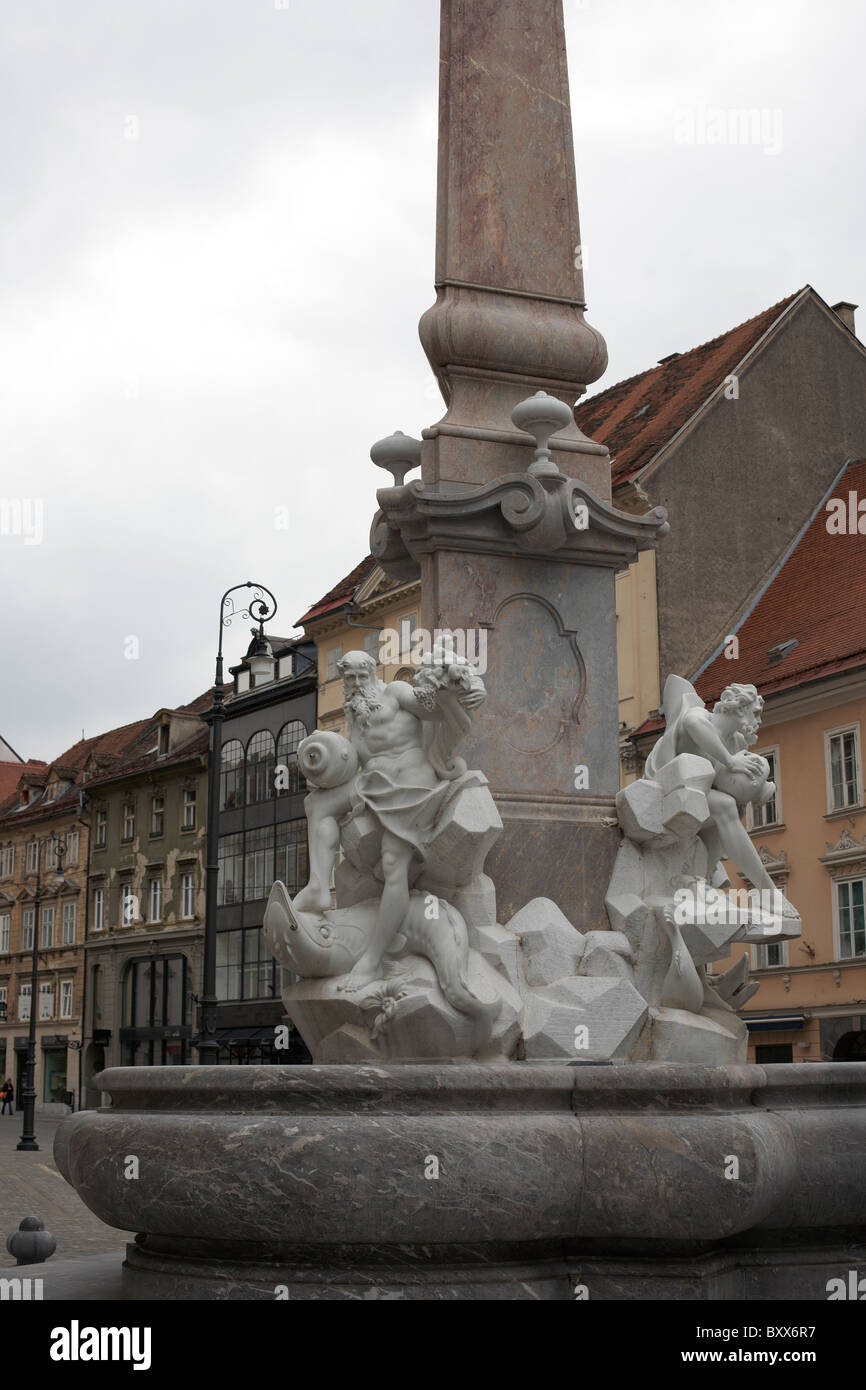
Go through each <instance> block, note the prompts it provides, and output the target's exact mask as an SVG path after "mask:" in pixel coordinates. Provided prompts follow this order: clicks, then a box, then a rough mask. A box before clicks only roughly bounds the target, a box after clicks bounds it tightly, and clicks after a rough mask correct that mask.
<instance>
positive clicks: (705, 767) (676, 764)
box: [656, 753, 716, 796]
mask: <svg viewBox="0 0 866 1390" xmlns="http://www.w3.org/2000/svg"><path fill="white" fill-rule="evenodd" d="M715 775H716V771H715V768H714V767H713V765H712V763H711V762H710V760H709V759H708V758H701V757H700V756H699V755H698V754H696V753H680V755H679V757H677V758H673V759H672V760H671V761H670V762H669V763H665V765H664V767H663V768H660V769H659V771H658V772H657V773H656V781H657V782H658V783H659V786H660V787H661V789H662V792H663V794H664V795H665V796H667V794H668V793H669V792H673V791H676V790H677V788H678V787H694V788H696V790H697V791H701V792H703V793H704V795H706V794H707V792H708V791H709V790H710V787H711V786H712V785H713V779H714V777H715Z"/></svg>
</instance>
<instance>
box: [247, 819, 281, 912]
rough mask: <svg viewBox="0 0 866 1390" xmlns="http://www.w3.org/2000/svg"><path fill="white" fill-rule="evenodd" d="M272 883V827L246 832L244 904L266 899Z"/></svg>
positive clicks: (266, 826) (267, 826)
mask: <svg viewBox="0 0 866 1390" xmlns="http://www.w3.org/2000/svg"><path fill="white" fill-rule="evenodd" d="M273 883H274V827H273V826H272V825H264V826H262V827H261V829H259V830H248V831H247V836H246V846H245V853H244V902H248V903H249V902H254V901H255V900H256V899H257V898H266V897H267V896H268V894H269V893H270V891H271V888H272V887H273Z"/></svg>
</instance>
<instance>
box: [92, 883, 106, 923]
mask: <svg viewBox="0 0 866 1390" xmlns="http://www.w3.org/2000/svg"><path fill="white" fill-rule="evenodd" d="M104 926H105V889H104V888H94V890H93V930H94V931H102V930H103V928H104Z"/></svg>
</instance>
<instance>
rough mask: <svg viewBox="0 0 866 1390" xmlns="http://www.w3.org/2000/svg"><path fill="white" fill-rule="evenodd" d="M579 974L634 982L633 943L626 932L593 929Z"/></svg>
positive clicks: (589, 934) (588, 935)
mask: <svg viewBox="0 0 866 1390" xmlns="http://www.w3.org/2000/svg"><path fill="white" fill-rule="evenodd" d="M579 974H580V975H582V976H587V975H592V976H600V977H602V978H604V977H607V978H608V979H620V980H629V981H630V982H631V983H632V984H633V983H634V959H633V954H632V949H631V944H630V942H629V939H628V937H627V936H626V935H625V933H624V932H619V931H591V932H588V933H587V936H586V945H585V946H584V950H583V956H582V958H581V961H580V970H579Z"/></svg>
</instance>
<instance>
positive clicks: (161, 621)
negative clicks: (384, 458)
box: [0, 0, 866, 759]
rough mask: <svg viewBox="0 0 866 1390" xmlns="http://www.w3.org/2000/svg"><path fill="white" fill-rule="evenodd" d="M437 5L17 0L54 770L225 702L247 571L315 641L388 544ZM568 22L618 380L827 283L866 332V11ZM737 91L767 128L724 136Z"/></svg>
mask: <svg viewBox="0 0 866 1390" xmlns="http://www.w3.org/2000/svg"><path fill="white" fill-rule="evenodd" d="M527 3H531V0H527ZM438 9H439V6H438V3H437V0H319V3H317V4H311V3H306V2H305V0H277V3H276V4H275V3H274V0H146V3H131V0H77V3H75V4H70V3H69V0H0V29H2V33H0V131H2V136H0V139H2V146H3V157H2V164H0V202H2V216H0V501H2V500H3V499H4V498H5V499H7V500H9V499H12V500H19V499H24V500H26V501H27V502H29V504H30V506H31V508H34V504H37V503H41V505H42V508H43V511H42V517H43V520H42V523H41V527H42V538H41V543H39V544H25V539H26V538H25V536H24V535H15V534H10V531H11V530H14V527H13V526H12V525H11V524H9V525H7V527H6V531H7V534H0V599H2V607H0V635H2V647H0V651H2V657H0V661H2V675H3V680H2V686H0V735H2V736H3V737H5V738H6V739H8V741H9V742H10V743H11V744H12V746H13V747H14V748H16V749H17V751H18V752H19V753H20V754H21V755H22V756H24V757H28V756H29V757H42V758H46V759H51V758H54V757H56V756H57V755H58V754H59V753H60V752H62V751H63V750H64V749H65V748H67V747H68V746H69V745H70V744H71V743H73V742H75V740H76V739H78V738H79V737H80V736H81V731H82V729H83V730H84V731H85V734H86V736H88V737H90V736H91V735H94V734H97V733H100V732H102V731H104V730H106V729H110V728H112V727H114V726H116V725H120V724H124V723H128V722H130V721H132V720H134V719H138V718H141V717H144V716H146V715H148V714H151V713H153V712H154V711H155V710H156V709H157V708H159V707H161V706H163V705H171V706H173V705H177V704H180V703H184V702H186V701H188V700H191V699H193V698H194V697H195V696H196V695H198V694H199V693H201V692H202V691H203V690H204V689H206V688H207V687H208V685H209V684H210V682H211V681H212V678H213V659H214V654H215V648H216V641H217V637H218V623H219V599H220V595H221V594H222V592H223V590H224V589H225V588H226V587H228V585H229V584H231V583H235V582H241V581H243V580H246V579H249V578H251V579H255V580H261V581H263V582H264V583H266V584H268V585H269V586H270V587H271V588H272V589H273V590H274V591H275V593H276V595H277V597H278V599H279V603H280V613H279V616H278V618H277V620H276V622H275V623H274V629H275V631H277V632H278V633H280V634H281V635H282V634H288V633H290V632H291V631H292V630H293V628H294V623H295V620H296V619H297V618H298V617H299V616H300V615H301V613H303V611H304V610H305V608H306V607H307V606H308V605H309V604H310V603H311V602H313V601H314V600H315V599H316V598H318V597H319V596H320V594H322V593H324V592H325V591H326V590H327V589H328V588H330V587H331V585H332V584H334V583H335V582H336V581H337V580H338V579H339V578H340V577H341V576H342V575H343V574H344V573H345V572H346V571H348V570H349V569H351V568H352V567H353V566H354V565H355V564H356V563H357V562H358V560H360V559H361V557H362V556H363V555H364V554H366V552H367V538H368V530H369V523H370V519H371V516H372V513H373V510H374V509H375V497H374V494H375V489H376V487H377V486H381V485H382V482H383V477H382V475H381V473H379V471H378V470H377V469H375V468H374V467H373V465H372V464H371V463H370V460H369V448H370V445H371V444H372V443H373V441H374V440H376V439H378V438H381V437H382V436H383V435H386V434H390V433H391V432H392V431H393V430H394V429H402V430H404V431H406V432H407V433H411V434H414V435H418V434H419V432H420V431H421V429H422V428H424V427H425V426H426V425H429V424H432V423H433V422H434V421H435V420H437V419H438V418H439V417H440V416H441V414H442V407H441V399H440V397H439V394H438V391H437V389H436V387H435V384H434V382H433V380H432V377H431V373H430V370H429V368H428V366H427V363H426V359H425V357H424V355H423V353H422V351H421V348H420V345H419V342H418V336H417V322H418V318H419V317H420V315H421V313H422V312H423V311H424V309H426V308H427V306H428V305H429V304H430V303H431V302H432V300H433V297H434V295H433V288H432V284H433V250H434V211H435V172H436V107H437V95H436V83H437V60H438ZM565 18H566V30H567V36H568V52H569V69H570V79H571V96H572V107H573V115H574V127H575V149H576V158H577V173H578V197H579V201H580V212H581V226H582V236H583V242H584V246H585V278H586V291H587V299H588V302H589V318H590V320H591V322H592V323H594V324H595V325H596V326H597V327H598V328H600V329H601V331H602V332H603V333H604V335H605V337H606V338H607V342H608V346H609V350H610V367H609V369H608V373H607V375H606V376H605V377H604V378H603V379H602V381H601V382H600V383H598V385H597V386H596V387H594V388H593V389H594V390H599V389H603V388H604V387H605V386H608V385H611V384H612V383H613V382H614V381H617V380H619V379H621V378H622V377H625V376H630V375H632V374H633V373H634V372H637V371H640V370H642V369H643V368H645V367H648V366H650V365H652V364H653V363H655V361H656V360H657V359H658V358H660V357H663V356H666V355H667V354H668V353H670V352H673V351H676V350H680V351H683V350H685V349H687V348H689V347H692V346H694V345H695V344H697V343H700V342H703V341H705V340H707V339H708V338H712V337H715V336H716V335H717V334H719V333H721V332H723V331H724V330H725V329H727V328H729V327H731V326H733V325H734V324H736V323H739V322H741V321H742V320H743V319H745V318H749V317H751V316H752V315H753V314H755V313H757V312H759V311H760V310H761V309H763V308H765V307H766V306H768V305H770V304H772V303H774V302H776V301H777V300H779V299H781V298H782V297H783V296H785V295H787V294H789V293H791V292H792V291H793V290H795V289H798V288H799V287H800V286H802V285H803V284H805V283H807V282H808V283H811V284H812V285H813V286H814V287H815V289H816V290H818V292H819V293H820V294H821V295H823V296H824V298H825V299H826V300H827V301H828V302H829V303H831V304H832V303H835V302H836V301H837V300H840V299H847V300H852V301H854V302H855V303H862V304H863V306H864V308H863V310H862V315H866V266H864V256H863V228H864V225H866V216H864V214H866V199H864V135H866V120H864V114H866V113H864V107H866V83H864V80H863V54H864V52H866V19H864V8H863V6H862V2H861V0H828V3H827V4H825V5H821V6H817V5H815V4H814V3H809V4H807V3H805V0H700V2H699V3H695V0H659V2H658V3H656V4H653V5H648V4H647V3H646V0H565ZM717 108H720V109H721V110H723V111H725V112H730V111H737V110H739V109H746V108H757V109H760V110H762V111H763V112H764V113H765V115H764V122H765V125H764V133H763V135H762V136H761V138H760V139H759V140H758V141H757V142H756V143H747V144H735V145H731V144H720V143H713V144H709V143H706V142H705V141H706V140H708V139H712V138H713V134H712V130H713V127H712V123H713V121H717V120H718V116H717V115H716V114H715V111H716V109H717ZM702 135H703V136H704V137H705V139H704V140H702V139H701V136H702ZM861 325H866V318H864V317H862V316H861ZM861 331H862V329H861ZM284 507H288V508H289V509H290V522H289V529H288V530H285V529H278V528H277V527H276V526H275V518H278V517H279V516H280V512H279V510H278V509H280V508H284ZM7 515H9V516H10V517H11V516H12V515H13V514H12V513H7ZM26 519H27V512H26V511H25V513H24V521H25V522H26ZM30 521H31V527H32V529H31V538H32V537H33V536H35V535H36V534H37V533H38V513H37V511H36V510H35V509H33V510H31V512H30ZM131 637H132V638H136V639H137V642H138V646H139V656H138V659H135V660H129V659H127V655H126V654H127V653H129V652H130V651H133V650H134V647H133V646H132V645H131V644H130V643H129V641H128V639H129V638H131ZM248 640H249V635H248V631H247V628H246V625H244V624H236V625H235V627H233V628H231V629H229V630H228V631H227V635H226V642H227V646H226V654H227V657H228V658H229V661H234V660H236V659H237V657H238V655H239V654H240V652H241V651H242V650H243V649H244V648H245V646H246V644H247V642H248Z"/></svg>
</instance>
